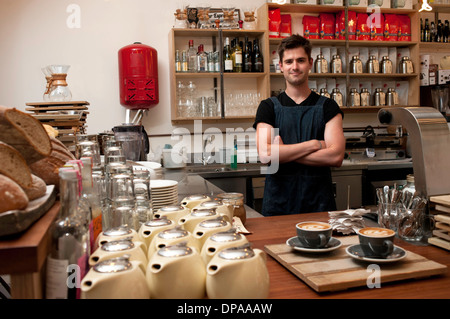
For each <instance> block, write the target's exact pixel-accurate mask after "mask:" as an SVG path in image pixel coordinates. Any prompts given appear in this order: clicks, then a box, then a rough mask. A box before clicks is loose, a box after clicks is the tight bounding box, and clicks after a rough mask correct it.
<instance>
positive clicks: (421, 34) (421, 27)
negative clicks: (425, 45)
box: [420, 18, 425, 42]
mask: <svg viewBox="0 0 450 319" xmlns="http://www.w3.org/2000/svg"><path fill="white" fill-rule="evenodd" d="M420 41H421V42H425V30H424V28H423V20H422V18H420Z"/></svg>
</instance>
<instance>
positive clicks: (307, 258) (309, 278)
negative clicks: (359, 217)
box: [265, 236, 447, 292]
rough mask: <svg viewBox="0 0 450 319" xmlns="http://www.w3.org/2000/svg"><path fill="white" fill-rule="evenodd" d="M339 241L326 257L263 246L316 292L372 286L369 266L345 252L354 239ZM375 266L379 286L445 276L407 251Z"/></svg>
mask: <svg viewBox="0 0 450 319" xmlns="http://www.w3.org/2000/svg"><path fill="white" fill-rule="evenodd" d="M339 240H340V241H341V242H342V246H341V247H339V248H338V249H336V250H334V251H331V252H328V253H321V254H312V253H303V252H299V251H295V250H293V249H292V248H291V247H290V246H288V245H286V243H282V244H275V245H266V246H265V251H266V252H267V253H268V254H269V255H270V256H272V257H273V258H274V259H275V260H277V261H278V262H279V263H280V264H281V265H283V266H284V267H286V268H287V269H288V270H289V271H291V272H292V273H293V274H294V275H296V276H297V277H298V278H300V279H301V280H302V281H304V282H305V283H306V284H307V285H308V286H310V287H311V288H312V289H314V290H315V291H317V292H324V291H339V290H345V289H348V288H353V287H363V286H367V282H368V279H369V283H372V282H373V280H372V279H371V278H369V276H373V274H374V273H373V271H372V270H369V269H368V266H369V265H370V264H371V263H368V262H362V261H359V260H355V259H354V258H352V257H350V256H349V255H348V254H347V253H346V252H345V249H346V248H347V247H348V246H349V245H353V244H357V243H358V237H357V236H349V237H340V238H339ZM379 266H380V277H381V278H380V284H381V285H383V283H387V282H392V281H397V280H404V279H412V278H414V279H417V278H423V277H429V276H434V275H440V274H444V273H446V272H447V266H446V265H442V264H439V263H437V262H434V261H432V260H429V259H427V258H425V257H422V256H420V255H418V254H415V253H413V252H410V251H407V256H406V257H405V258H404V259H402V260H400V261H397V262H395V263H386V264H379Z"/></svg>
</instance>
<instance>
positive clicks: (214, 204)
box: [200, 200, 223, 208]
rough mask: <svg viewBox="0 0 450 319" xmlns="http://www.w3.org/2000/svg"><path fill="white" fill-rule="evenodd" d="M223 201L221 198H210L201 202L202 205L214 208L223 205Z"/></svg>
mask: <svg viewBox="0 0 450 319" xmlns="http://www.w3.org/2000/svg"><path fill="white" fill-rule="evenodd" d="M222 205H223V203H222V201H221V200H208V201H206V202H203V203H201V204H200V206H201V207H206V208H212V207H219V206H222Z"/></svg>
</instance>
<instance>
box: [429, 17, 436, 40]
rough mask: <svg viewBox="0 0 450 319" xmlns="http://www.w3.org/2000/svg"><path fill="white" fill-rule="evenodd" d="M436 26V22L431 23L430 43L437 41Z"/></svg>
mask: <svg viewBox="0 0 450 319" xmlns="http://www.w3.org/2000/svg"><path fill="white" fill-rule="evenodd" d="M436 33H437V32H436V26H435V24H434V21H431V28H430V42H435V41H436Z"/></svg>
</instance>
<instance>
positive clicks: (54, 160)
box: [29, 149, 74, 189]
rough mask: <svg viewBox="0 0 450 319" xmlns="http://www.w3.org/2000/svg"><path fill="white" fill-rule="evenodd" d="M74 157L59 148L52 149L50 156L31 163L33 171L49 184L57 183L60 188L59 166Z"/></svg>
mask: <svg viewBox="0 0 450 319" xmlns="http://www.w3.org/2000/svg"><path fill="white" fill-rule="evenodd" d="M69 153H70V152H69ZM72 159H74V156H73V155H71V156H69V155H68V154H65V153H64V152H61V151H59V150H56V149H54V150H52V152H51V154H50V156H47V157H46V158H43V159H41V160H39V161H37V162H35V163H33V164H30V165H29V166H30V169H31V172H32V173H33V174H34V175H36V176H39V177H40V178H42V179H43V180H44V182H45V183H46V184H47V185H55V186H56V188H57V189H58V188H59V175H58V173H59V168H60V167H63V166H64V164H66V162H67V161H70V160H72Z"/></svg>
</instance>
